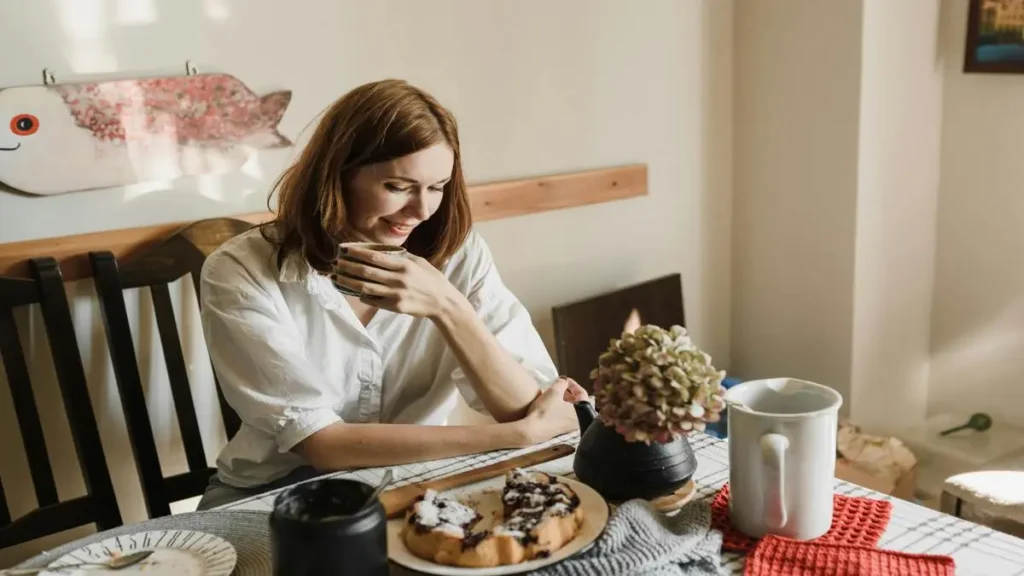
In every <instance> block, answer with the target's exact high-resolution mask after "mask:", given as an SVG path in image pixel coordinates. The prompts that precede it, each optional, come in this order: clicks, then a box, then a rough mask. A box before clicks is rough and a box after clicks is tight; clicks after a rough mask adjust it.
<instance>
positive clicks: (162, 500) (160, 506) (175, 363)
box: [89, 218, 252, 517]
mask: <svg viewBox="0 0 1024 576" xmlns="http://www.w3.org/2000/svg"><path fill="white" fill-rule="evenodd" d="M251 227H252V224H250V223H248V222H243V221H240V220H232V219H228V218H215V219H210V220H200V221H198V222H194V223H192V224H190V225H189V226H187V227H185V228H182V229H180V230H178V231H177V232H175V233H174V234H172V235H171V236H169V237H168V238H166V239H165V240H163V241H162V242H160V243H159V244H157V245H156V246H154V247H153V248H151V249H149V250H147V251H145V252H144V253H142V254H138V255H135V256H133V257H131V258H128V259H126V260H124V261H118V260H117V259H116V258H115V257H114V255H113V254H112V253H111V252H109V251H105V252H90V253H89V261H90V263H91V264H92V269H93V270H92V272H93V281H94V282H95V284H96V291H97V292H98V293H99V297H100V302H101V312H102V314H103V316H104V324H105V326H106V328H107V342H108V344H109V348H110V353H111V359H112V360H113V363H114V375H115V377H116V379H117V386H118V390H119V391H120V393H121V395H122V404H123V405H124V406H125V412H126V414H125V421H126V422H127V424H128V428H129V433H130V434H131V441H132V450H133V452H134V454H135V462H136V466H137V467H138V471H139V475H140V477H142V479H143V480H142V486H143V494H144V497H145V500H146V506H147V509H148V510H149V514H150V517H157V516H163V515H167V514H170V503H171V502H175V501H177V500H180V499H183V498H188V497H191V496H197V495H199V494H202V492H203V490H204V488H205V487H206V486H207V484H208V482H209V477H210V475H212V474H213V473H214V472H215V470H214V469H212V468H210V467H209V466H208V465H207V463H206V452H205V450H204V449H203V442H202V435H201V433H200V428H199V422H198V418H197V416H196V408H195V404H194V398H193V396H192V391H191V388H190V385H189V378H188V370H187V365H186V363H185V358H184V353H183V350H182V345H181V338H180V335H179V333H178V324H177V321H176V319H175V313H174V306H173V304H172V302H171V296H170V291H169V287H168V284H169V283H171V282H175V281H177V280H180V279H182V278H184V277H186V276H191V278H192V283H193V286H196V295H197V296H199V292H198V280H199V276H200V273H201V272H202V267H203V263H204V262H205V261H206V257H207V256H208V255H209V254H210V253H211V252H213V250H215V249H216V248H217V247H218V246H220V244H222V243H223V242H224V241H226V240H228V239H230V238H232V237H234V236H236V235H238V234H240V233H242V232H244V231H246V230H248V229H250V228H251ZM143 287H148V288H149V289H150V293H151V294H152V296H153V307H154V310H155V313H156V319H157V330H158V331H159V334H160V343H161V346H162V349H163V355H164V361H165V363H166V367H167V375H168V377H169V381H170V387H171V394H172V398H173V399H174V407H175V413H176V414H177V417H178V426H179V428H180V431H181V439H182V444H183V445H184V451H185V458H186V460H187V462H188V466H189V471H188V472H185V473H181V474H174V475H171V476H169V477H168V476H164V474H163V472H162V471H161V468H160V459H159V455H158V453H157V449H156V443H155V441H154V440H153V429H152V424H151V422H150V419H149V414H148V412H147V411H146V407H145V400H144V394H143V387H142V380H141V377H140V374H139V366H138V360H137V359H136V355H135V345H134V339H133V337H132V333H131V328H130V326H129V324H128V314H127V311H126V308H125V304H124V290H127V289H131V288H143ZM214 383H215V385H216V389H217V399H218V403H219V404H220V409H221V414H222V416H223V422H224V429H225V431H226V432H227V436H228V438H231V437H233V436H234V435H235V433H236V432H237V431H238V428H239V427H240V425H241V421H240V420H239V418H238V415H237V414H236V413H235V411H234V410H233V409H231V407H230V405H229V404H228V403H227V401H226V400H225V398H224V395H223V393H222V392H221V390H220V385H219V383H217V381H216V374H214ZM126 398H127V400H126Z"/></svg>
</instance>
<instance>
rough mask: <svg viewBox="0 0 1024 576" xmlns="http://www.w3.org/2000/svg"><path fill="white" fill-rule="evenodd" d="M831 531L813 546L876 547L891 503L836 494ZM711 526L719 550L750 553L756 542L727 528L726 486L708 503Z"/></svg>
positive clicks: (886, 521) (727, 493) (885, 525)
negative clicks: (718, 539) (718, 533)
mask: <svg viewBox="0 0 1024 576" xmlns="http://www.w3.org/2000/svg"><path fill="white" fill-rule="evenodd" d="M832 502H833V504H832V527H831V528H829V530H828V532H826V533H825V534H824V535H823V536H821V537H818V538H815V539H814V540H812V542H823V543H828V544H843V545H846V546H865V547H868V548H873V547H875V546H876V545H878V540H879V539H881V538H882V533H883V532H885V528H886V527H887V526H888V525H889V518H890V517H891V516H892V503H890V502H887V501H885V500H875V499H873V498H859V497H856V496H843V495H842V494H835V495H834V496H833V497H832ZM711 525H712V527H714V528H715V529H716V530H720V531H721V532H722V536H723V539H722V549H723V550H732V551H734V552H747V551H749V550H751V549H752V548H753V547H754V545H755V544H757V540H756V539H754V538H751V537H750V536H747V535H746V534H744V533H742V532H740V531H739V530H736V529H734V528H733V527H732V525H730V524H729V484H728V483H727V484H726V485H725V486H722V489H721V490H719V491H718V494H717V495H716V496H715V499H714V500H713V501H712V502H711Z"/></svg>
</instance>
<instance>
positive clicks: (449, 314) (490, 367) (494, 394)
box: [433, 299, 540, 422]
mask: <svg viewBox="0 0 1024 576" xmlns="http://www.w3.org/2000/svg"><path fill="white" fill-rule="evenodd" d="M433 321H434V324H435V325H436V326H437V327H438V329H439V330H440V331H441V333H442V335H443V336H444V339H445V341H447V342H448V346H449V348H451V349H452V351H453V352H454V353H455V357H456V358H457V359H458V361H459V367H461V368H462V371H463V372H464V373H465V374H466V377H467V378H468V379H469V381H470V383H471V384H472V385H473V389H474V391H475V392H476V394H477V397H479V398H480V401H481V402H482V403H483V405H484V407H486V408H487V410H488V411H489V412H490V413H491V415H492V416H494V419H495V420H497V421H498V422H512V421H515V420H518V419H520V418H522V417H523V416H524V415H526V412H527V410H528V409H529V407H530V403H532V402H533V401H534V400H536V399H537V396H538V394H540V386H539V385H538V384H537V381H536V380H534V379H533V377H532V376H530V374H529V373H528V372H527V371H526V369H525V368H523V366H522V365H521V364H519V362H517V361H516V360H515V358H513V357H512V355H511V354H509V353H508V351H507V350H505V348H504V347H503V346H502V345H501V343H500V342H498V340H497V338H495V337H494V334H492V333H491V331H490V330H489V329H488V328H487V326H486V325H484V323H483V321H482V320H481V319H480V317H479V316H477V314H476V311H475V310H474V309H473V307H472V306H471V305H470V304H469V302H468V301H466V300H465V299H459V300H456V301H452V302H450V303H449V306H447V307H446V308H445V309H444V311H443V312H442V313H441V314H439V315H438V316H437V317H436V318H433Z"/></svg>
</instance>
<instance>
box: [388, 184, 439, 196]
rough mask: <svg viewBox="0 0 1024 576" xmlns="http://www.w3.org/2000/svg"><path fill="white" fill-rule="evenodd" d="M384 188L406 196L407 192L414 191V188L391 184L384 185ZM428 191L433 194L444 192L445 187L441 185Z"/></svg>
mask: <svg viewBox="0 0 1024 576" xmlns="http://www.w3.org/2000/svg"><path fill="white" fill-rule="evenodd" d="M384 187H385V188H387V189H388V191H390V192H394V193H396V194H404V193H406V192H412V190H413V188H414V187H413V186H399V185H397V184H391V183H386V184H384ZM428 190H430V191H431V192H444V185H443V184H441V185H438V186H431V187H430V188H428Z"/></svg>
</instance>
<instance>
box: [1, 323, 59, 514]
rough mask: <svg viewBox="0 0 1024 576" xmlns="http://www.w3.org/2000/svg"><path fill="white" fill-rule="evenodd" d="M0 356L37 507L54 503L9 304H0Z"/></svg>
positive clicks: (40, 431) (40, 429)
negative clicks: (0, 305)
mask: <svg viewBox="0 0 1024 576" xmlns="http://www.w3.org/2000/svg"><path fill="white" fill-rule="evenodd" d="M0 356H2V357H3V360H4V369H5V371H6V372H7V385H8V386H9V387H10V392H11V403H12V404H13V406H14V415H15V417H16V418H17V419H18V428H19V429H20V430H21V442H22V445H24V447H25V459H26V460H28V470H29V474H30V475H31V477H32V485H33V487H34V488H35V491H36V500H37V501H38V502H39V505H40V506H47V505H49V504H54V503H56V502H57V484H56V482H55V481H54V478H53V467H52V466H50V453H49V451H48V450H47V449H46V439H45V438H44V437H43V425H42V422H41V421H40V418H39V408H38V407H37V406H36V400H35V395H34V394H33V393H32V382H31V381H30V380H29V373H28V366H27V365H26V363H25V354H24V352H23V350H22V347H21V340H20V339H19V338H18V327H17V325H16V324H15V321H14V313H13V312H12V310H11V308H10V307H7V306H3V307H0Z"/></svg>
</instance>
